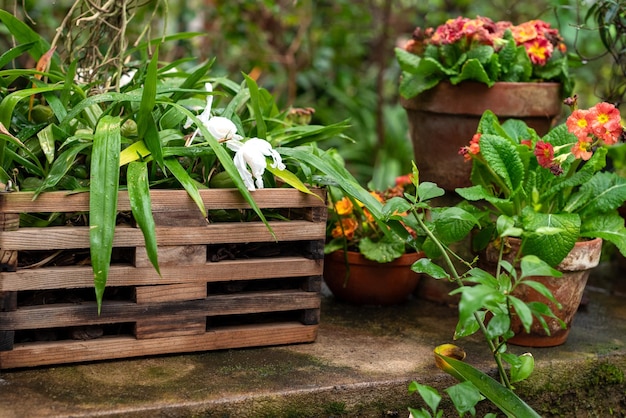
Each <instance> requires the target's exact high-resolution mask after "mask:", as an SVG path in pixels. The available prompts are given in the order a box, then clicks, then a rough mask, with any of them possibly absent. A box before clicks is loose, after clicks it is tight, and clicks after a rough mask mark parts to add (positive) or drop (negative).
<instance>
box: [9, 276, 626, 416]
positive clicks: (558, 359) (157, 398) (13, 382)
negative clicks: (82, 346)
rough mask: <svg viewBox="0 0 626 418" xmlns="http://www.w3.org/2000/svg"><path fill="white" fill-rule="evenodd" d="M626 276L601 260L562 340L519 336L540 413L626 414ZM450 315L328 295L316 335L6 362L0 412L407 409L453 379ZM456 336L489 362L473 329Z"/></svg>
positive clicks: (478, 361)
mask: <svg viewBox="0 0 626 418" xmlns="http://www.w3.org/2000/svg"><path fill="white" fill-rule="evenodd" d="M623 277H624V272H623V271H621V270H618V269H617V268H616V267H615V266H612V265H605V264H603V265H601V266H600V267H599V268H597V269H596V270H595V271H594V273H593V274H592V277H591V278H590V282H589V285H588V287H587V292H586V304H585V305H584V307H583V308H582V309H581V310H580V311H579V312H578V314H577V316H576V318H575V322H574V326H573V329H572V332H571V334H570V337H569V340H568V341H567V343H566V344H564V345H562V346H560V347H555V348H544V349H538V348H534V349H525V348H522V347H512V350H513V351H514V352H518V353H521V352H524V351H530V352H532V353H533V355H534V356H535V359H536V364H537V366H536V371H535V373H534V374H533V375H532V377H531V378H530V379H529V380H528V381H526V382H523V383H522V384H519V385H518V393H519V394H520V395H521V396H522V397H523V398H524V399H525V400H526V401H527V402H528V403H529V404H531V405H532V406H533V407H534V408H535V409H537V410H538V412H540V414H541V415H542V416H546V417H548V416H576V417H587V416H589V417H592V416H609V415H611V414H612V415H613V416H626V400H625V399H626V384H625V383H624V371H625V370H626V303H625V302H626V299H625V298H626V293H625V292H623V289H624V287H625V286H624V278H623ZM455 321H456V309H455V308H451V307H447V306H443V305H437V304H434V303H431V302H427V301H424V300H420V299H412V300H410V301H409V302H407V303H406V304H404V305H401V306H395V307H390V308H378V307H355V306H349V305H344V304H340V303H337V302H336V301H335V300H334V299H333V298H332V297H327V298H325V299H324V302H323V306H322V322H321V326H320V330H319V335H318V338H317V341H316V342H315V343H312V344H301V345H291V346H281V347H269V348H256V349H242V350H225V351H216V352H206V353H201V354H189V355H179V356H159V357H150V358H143V359H128V360H123V361H107V362H96V363H90V364H77V365H65V366H56V367H41V368H35V369H22V370H7V371H2V372H0V417H3V418H4V417H7V418H13V417H26V416H28V417H32V416H40V417H65V416H72V417H83V416H84V417H95V416H98V417H104V416H111V417H113V416H125V417H138V418H139V417H141V418H143V417H155V416H167V417H189V416H203V417H385V416H400V417H405V416H407V415H408V414H407V413H406V408H407V407H408V406H413V407H417V406H418V405H420V400H419V399H418V397H417V395H409V394H408V393H407V387H408V384H409V382H410V381H412V380H418V381H420V382H421V383H425V384H429V385H432V386H434V387H437V388H438V389H440V390H442V389H444V388H445V387H447V386H448V385H450V384H453V383H454V381H453V379H452V378H450V377H449V376H447V375H446V374H445V373H443V372H441V371H439V370H438V369H437V368H436V367H435V366H434V363H433V358H432V349H433V348H434V347H435V346H436V345H438V344H441V343H445V342H452V333H453V330H454V325H455ZM457 344H458V345H461V346H462V347H463V348H464V349H465V351H466V352H467V354H468V357H467V361H468V362H470V363H472V364H473V365H475V366H477V367H479V368H481V369H482V370H486V371H491V372H493V363H492V362H491V359H490V358H489V356H488V355H486V354H487V353H484V344H483V343H482V341H481V340H480V338H478V336H473V337H471V338H468V339H464V340H461V341H458V342H457ZM483 404H484V405H483V407H484V408H485V410H486V409H488V407H489V404H488V403H486V402H484V403H483ZM482 412H484V411H481V412H480V414H479V416H481V415H482ZM446 416H455V414H454V413H453V412H452V411H449V413H447V414H446Z"/></svg>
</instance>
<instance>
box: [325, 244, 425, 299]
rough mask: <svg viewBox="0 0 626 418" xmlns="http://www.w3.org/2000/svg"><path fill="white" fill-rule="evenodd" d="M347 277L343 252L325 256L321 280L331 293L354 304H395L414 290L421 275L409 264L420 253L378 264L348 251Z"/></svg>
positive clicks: (418, 257) (414, 260) (420, 256)
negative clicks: (322, 278) (322, 279)
mask: <svg viewBox="0 0 626 418" xmlns="http://www.w3.org/2000/svg"><path fill="white" fill-rule="evenodd" d="M347 256H348V265H349V276H348V277H347V278H346V269H347V267H346V260H345V258H344V251H335V252H333V253H331V254H327V255H326V256H325V257H324V281H325V282H326V284H327V285H328V288H329V289H330V290H331V292H333V295H334V296H335V297H336V298H337V299H339V300H341V301H344V302H348V303H352V304H357V305H395V304H398V303H402V302H404V301H406V300H407V298H408V296H409V295H410V294H411V293H413V291H414V290H415V287H416V286H417V283H418V282H419V279H420V275H419V274H417V273H415V272H413V270H411V265H412V264H413V263H414V262H416V261H417V260H418V259H420V258H422V257H423V256H424V254H423V253H421V252H420V253H407V254H404V255H403V256H401V257H400V258H398V259H396V260H394V261H392V262H389V263H377V262H375V261H371V260H368V259H366V258H365V257H363V256H362V255H361V253H359V252H356V251H348V254H347Z"/></svg>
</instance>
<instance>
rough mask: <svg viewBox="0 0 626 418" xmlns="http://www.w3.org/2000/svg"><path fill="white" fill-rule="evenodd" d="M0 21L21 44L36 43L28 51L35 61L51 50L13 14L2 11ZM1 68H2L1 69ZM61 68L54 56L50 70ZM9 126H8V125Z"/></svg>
mask: <svg viewBox="0 0 626 418" xmlns="http://www.w3.org/2000/svg"><path fill="white" fill-rule="evenodd" d="M0 20H2V23H4V24H5V26H6V27H7V29H8V30H9V32H10V33H11V35H12V36H13V37H14V38H15V39H16V40H17V41H18V42H20V43H23V44H26V43H34V45H33V46H32V48H29V49H28V51H29V53H30V55H31V56H32V57H33V59H34V60H35V61H37V60H38V59H39V58H40V57H41V56H42V55H43V54H45V53H46V52H48V50H50V44H49V43H48V42H47V41H46V40H45V39H44V38H42V37H41V36H40V35H39V34H37V32H35V31H33V30H32V29H31V28H30V27H29V26H28V25H27V24H25V23H24V22H22V21H21V20H19V19H17V18H16V17H15V16H13V15H12V14H10V13H8V12H7V11H5V10H2V9H0ZM0 68H1V67H0ZM58 68H59V57H58V56H56V55H53V56H52V60H51V62H50V70H52V71H56V70H58ZM6 126H8V125H6Z"/></svg>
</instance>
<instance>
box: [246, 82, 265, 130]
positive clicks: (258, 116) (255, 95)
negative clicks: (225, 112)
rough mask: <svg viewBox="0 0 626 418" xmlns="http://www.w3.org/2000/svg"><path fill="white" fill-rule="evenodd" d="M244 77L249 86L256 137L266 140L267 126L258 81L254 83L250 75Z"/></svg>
mask: <svg viewBox="0 0 626 418" xmlns="http://www.w3.org/2000/svg"><path fill="white" fill-rule="evenodd" d="M244 77H245V79H246V85H247V86H248V90H250V105H251V107H252V112H253V115H254V120H255V122H256V136H257V137H259V138H262V139H265V138H266V137H267V126H266V125H265V120H264V119H263V112H262V110H261V99H260V94H259V86H258V85H257V83H256V81H254V80H253V79H252V78H250V77H249V76H248V75H246V74H244Z"/></svg>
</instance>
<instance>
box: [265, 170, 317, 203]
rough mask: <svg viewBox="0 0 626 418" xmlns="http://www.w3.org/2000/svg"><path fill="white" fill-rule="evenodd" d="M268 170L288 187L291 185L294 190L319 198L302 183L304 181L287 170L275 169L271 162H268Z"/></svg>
mask: <svg viewBox="0 0 626 418" xmlns="http://www.w3.org/2000/svg"><path fill="white" fill-rule="evenodd" d="M266 170H267V171H269V172H270V173H272V174H273V175H275V176H276V177H278V178H279V179H281V180H282V181H284V182H285V183H287V184H288V185H290V186H291V187H293V188H294V189H298V190H300V191H301V192H303V193H308V194H311V195H313V196H317V197H319V196H318V195H317V194H315V193H313V192H312V191H311V189H309V188H308V187H306V185H305V184H304V183H302V181H301V180H300V179H299V178H298V177H297V176H296V175H295V174H293V173H292V172H291V171H289V170H286V169H285V170H279V169H278V168H274V167H272V165H271V164H270V163H269V161H268V164H267V167H266ZM320 199H321V197H320Z"/></svg>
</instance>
